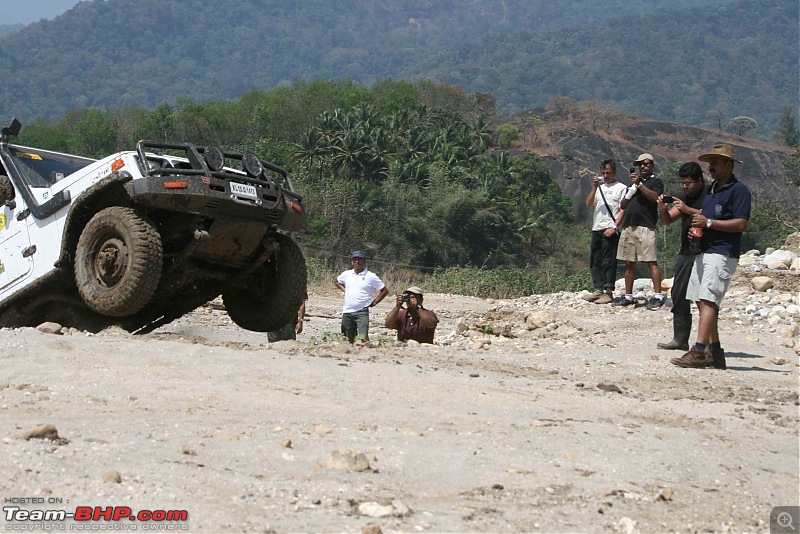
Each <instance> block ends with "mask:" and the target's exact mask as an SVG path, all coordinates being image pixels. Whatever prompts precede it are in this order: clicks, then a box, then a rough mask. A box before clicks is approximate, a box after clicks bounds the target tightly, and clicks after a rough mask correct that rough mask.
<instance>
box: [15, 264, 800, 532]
mask: <svg viewBox="0 0 800 534" xmlns="http://www.w3.org/2000/svg"><path fill="white" fill-rule="evenodd" d="M744 263H747V262H744ZM773 273H774V270H772V269H767V268H766V267H765V264H764V262H763V261H761V260H760V259H757V260H756V261H753V262H751V263H750V264H749V265H748V266H744V267H743V268H742V273H741V274H740V275H739V276H738V277H737V280H736V283H735V285H734V286H733V288H732V289H731V291H730V296H729V299H728V300H727V301H726V303H725V304H724V307H723V311H722V314H721V337H722V340H723V346H724V347H725V349H726V352H727V355H728V366H729V368H728V370H727V371H716V370H702V371H701V370H690V369H681V368H678V367H675V366H673V365H671V364H670V363H669V358H671V357H673V356H677V355H679V354H678V353H675V352H670V351H663V350H659V349H657V348H656V343H657V342H658V341H667V340H669V339H670V338H671V314H670V313H669V312H668V311H667V310H666V309H662V310H660V311H648V310H647V309H646V308H637V309H631V308H614V307H611V306H608V305H595V304H591V303H589V302H586V301H584V300H582V299H581V298H580V294H576V293H561V294H552V295H538V296H531V297H525V298H521V299H517V300H509V301H491V300H483V299H476V298H469V297H460V296H456V295H443V294H435V293H432V294H428V295H426V297H425V303H426V305H427V307H429V308H432V309H435V310H436V311H437V313H438V314H439V317H440V319H441V324H440V327H439V329H438V331H437V344H436V345H433V346H426V345H417V344H411V345H406V344H399V343H396V342H394V341H393V336H391V335H390V333H389V332H387V331H386V330H385V329H384V328H383V327H382V326H381V323H382V319H383V314H384V313H385V312H387V311H388V310H389V306H390V303H389V302H390V301H391V299H387V301H386V302H384V303H382V304H381V305H379V306H378V307H377V308H375V309H374V313H373V317H372V336H371V337H372V341H371V343H369V344H357V345H354V346H350V345H348V344H347V343H342V342H341V341H340V340H338V339H336V336H335V335H334V333H335V332H337V331H338V325H339V311H340V306H341V296H340V294H337V293H336V292H335V290H333V289H332V288H331V289H328V288H316V290H313V288H312V291H311V293H310V300H309V302H308V310H309V311H308V315H307V321H306V323H305V326H306V330H305V332H304V333H303V334H302V335H301V336H300V339H299V340H298V341H285V342H279V343H275V344H272V345H269V344H267V342H266V336H264V335H261V334H256V333H253V332H247V331H243V330H241V329H239V328H237V327H236V326H233V325H232V324H231V323H230V320H229V319H228V317H227V315H226V313H225V311H224V309H223V308H222V306H221V305H220V304H219V303H218V302H212V303H210V304H209V305H207V306H205V307H203V308H201V309H198V310H197V311H195V312H194V313H192V314H191V315H189V316H186V317H184V318H182V319H181V320H179V321H176V322H174V323H172V324H170V325H167V326H165V327H162V328H161V329H159V330H157V331H156V332H154V333H152V334H149V335H144V336H132V335H130V334H127V333H125V332H123V331H120V330H116V329H109V330H106V331H103V332H101V333H100V334H96V335H91V334H86V333H83V332H75V331H73V332H66V334H67V335H54V334H46V333H42V332H39V331H37V330H35V329H31V328H21V329H13V330H12V329H4V330H0V347H2V352H0V362H2V369H3V372H2V375H1V376H0V414H2V417H0V437H2V438H3V439H2V441H0V457H2V458H3V473H4V476H3V477H2V479H0V494H2V496H3V498H4V503H5V504H4V507H9V506H20V507H21V508H25V509H29V510H33V509H37V508H38V509H52V510H66V511H73V510H74V509H75V508H76V507H77V506H99V507H104V508H105V507H110V506H115V507H126V506H127V507H130V508H131V509H132V511H133V512H137V511H139V510H145V509H149V510H186V511H187V512H188V521H187V522H185V523H183V522H178V523H172V524H171V525H172V526H174V527H178V528H180V527H187V528H188V529H189V530H190V531H195V532H299V531H338V532H359V531H362V530H364V531H370V532H377V531H378V530H381V531H383V532H394V531H404V532H443V531H447V532H523V531H525V532H529V531H545V532H578V531H581V532H609V531H619V532H637V531H641V532H665V531H680V532H696V531H701V532H702V531H736V532H739V531H763V532H766V531H769V514H770V510H771V509H772V508H773V507H774V506H778V505H798V504H800V490H799V489H798V487H799V486H798V484H799V483H800V480H799V476H798V472H799V471H800V466H799V462H800V461H799V460H798V450H799V447H800V422H799V417H798V390H799V389H800V385H799V384H800V382H799V381H798V353H797V352H796V349H795V345H796V344H798V336H797V334H798V327H797V326H796V325H797V324H798V322H800V308H798V306H797V305H798V304H800V303H798V293H797V289H796V288H792V287H791V283H790V282H788V281H787V280H789V279H791V277H787V276H778V275H774V276H772V274H773ZM783 274H786V273H783ZM759 275H766V276H768V277H770V279H773V278H774V279H775V280H777V282H774V283H773V287H772V288H768V287H766V286H768V285H769V283H765V285H759V288H760V289H761V291H758V290H756V289H754V287H753V285H754V282H753V281H752V278H753V277H755V276H759ZM778 285H780V286H782V287H787V288H788V289H780V288H779V287H777V286H778ZM393 289H397V288H393ZM792 306H794V307H792ZM44 424H49V425H52V428H49V429H45V430H42V429H40V432H42V431H43V432H44V434H42V435H43V436H44V439H40V438H36V437H31V436H32V435H35V433H34V432H33V431H34V429H35V427H37V426H39V425H44ZM31 499H43V501H42V502H40V501H37V500H31ZM48 500H49V501H51V502H50V503H48ZM15 503H16V504H15ZM19 503H22V504H19ZM7 514H8V512H4V519H8V516H7ZM6 523H7V524H6V527H5V528H16V529H21V528H22V526H23V525H24V526H26V527H30V526H32V525H34V524H39V523H41V522H19V521H10V522H9V521H6ZM55 524H56V525H57V524H59V523H58V522H57V523H55ZM60 524H61V525H63V523H60ZM51 525H52V524H51ZM103 525H106V524H105V523H101V524H98V525H94V526H95V527H99V526H103ZM152 525H153V523H143V522H131V521H124V520H123V521H121V522H119V523H110V524H108V525H106V526H110V527H112V528H116V529H121V528H123V527H124V528H126V529H131V528H133V527H138V529H139V530H143V529H144V527H146V526H152ZM80 526H86V524H85V523H80ZM162 526H163V524H162ZM67 529H69V524H67Z"/></svg>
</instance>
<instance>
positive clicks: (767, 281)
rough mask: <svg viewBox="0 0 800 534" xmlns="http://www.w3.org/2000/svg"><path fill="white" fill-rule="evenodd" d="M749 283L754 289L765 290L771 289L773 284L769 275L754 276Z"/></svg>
mask: <svg viewBox="0 0 800 534" xmlns="http://www.w3.org/2000/svg"><path fill="white" fill-rule="evenodd" d="M750 283H751V284H752V286H753V289H755V290H756V291H766V290H767V289H771V288H772V286H773V285H775V284H774V282H773V281H772V278H770V277H769V276H756V277H755V278H753V279H752V280H750Z"/></svg>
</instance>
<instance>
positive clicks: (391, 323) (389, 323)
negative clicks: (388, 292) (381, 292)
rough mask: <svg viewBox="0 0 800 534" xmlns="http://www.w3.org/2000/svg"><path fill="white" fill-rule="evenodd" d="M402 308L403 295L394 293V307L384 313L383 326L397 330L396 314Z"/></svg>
mask: <svg viewBox="0 0 800 534" xmlns="http://www.w3.org/2000/svg"><path fill="white" fill-rule="evenodd" d="M402 308H403V295H396V297H395V299H394V308H392V309H391V310H389V313H387V314H386V319H385V320H384V321H383V326H385V327H386V328H389V329H391V330H397V315H398V314H399V313H400V310H401V309H402Z"/></svg>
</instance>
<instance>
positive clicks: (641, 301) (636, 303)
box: [633, 297, 650, 308]
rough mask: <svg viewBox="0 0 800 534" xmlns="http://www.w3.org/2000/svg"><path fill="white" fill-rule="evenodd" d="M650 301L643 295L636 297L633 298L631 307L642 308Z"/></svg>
mask: <svg viewBox="0 0 800 534" xmlns="http://www.w3.org/2000/svg"><path fill="white" fill-rule="evenodd" d="M649 302H650V301H649V300H647V299H646V298H644V297H636V298H635V299H633V307H634V308H644V307H645V306H647V304H648V303H649Z"/></svg>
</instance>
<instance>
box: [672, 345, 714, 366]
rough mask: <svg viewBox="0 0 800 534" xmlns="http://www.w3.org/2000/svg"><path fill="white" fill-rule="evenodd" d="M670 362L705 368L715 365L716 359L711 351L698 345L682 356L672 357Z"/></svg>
mask: <svg viewBox="0 0 800 534" xmlns="http://www.w3.org/2000/svg"><path fill="white" fill-rule="evenodd" d="M670 362H672V363H673V364H674V365H677V366H678V367H688V368H691V369H705V368H707V367H711V366H712V365H714V359H713V357H712V356H711V353H709V352H708V351H705V350H699V349H697V348H696V347H692V348H691V349H689V352H687V353H686V354H684V355H683V356H681V357H680V358H672V359H671V360H670Z"/></svg>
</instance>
